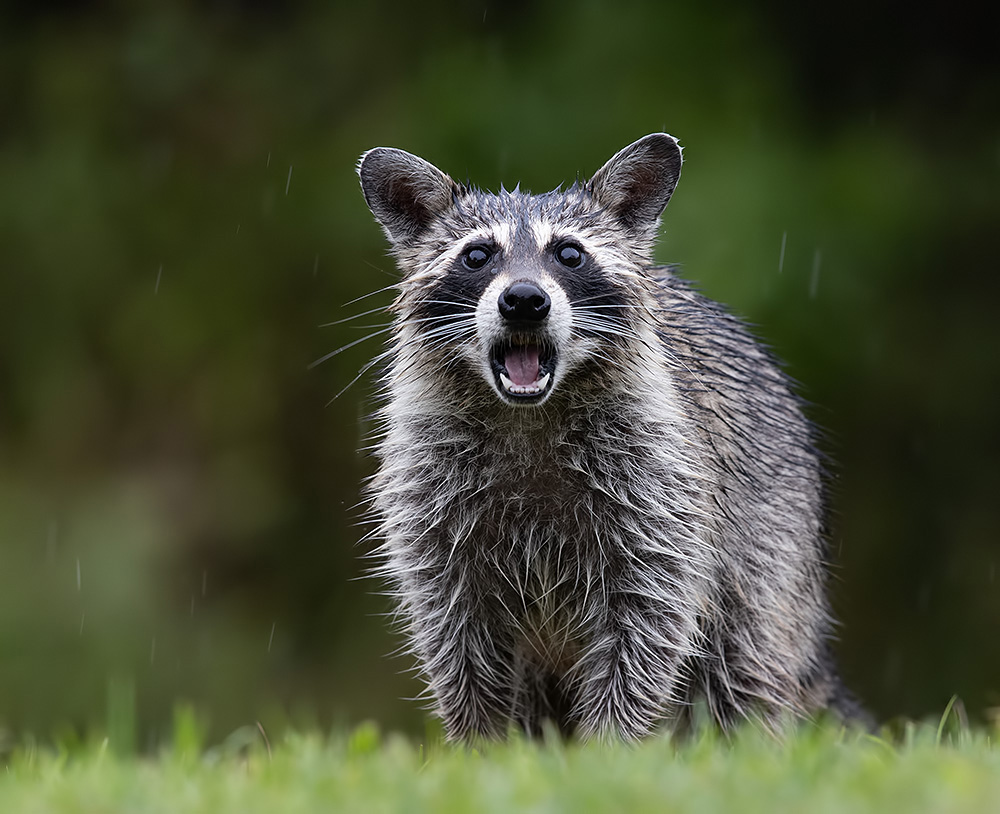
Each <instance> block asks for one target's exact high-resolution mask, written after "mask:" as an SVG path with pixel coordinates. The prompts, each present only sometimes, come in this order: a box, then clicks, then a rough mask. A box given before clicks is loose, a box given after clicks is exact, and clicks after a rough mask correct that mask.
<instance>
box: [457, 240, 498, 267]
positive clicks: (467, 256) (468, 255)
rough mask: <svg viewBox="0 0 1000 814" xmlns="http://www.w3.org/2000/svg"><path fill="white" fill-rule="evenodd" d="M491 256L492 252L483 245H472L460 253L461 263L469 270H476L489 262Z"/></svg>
mask: <svg viewBox="0 0 1000 814" xmlns="http://www.w3.org/2000/svg"><path fill="white" fill-rule="evenodd" d="M492 256H493V252H491V251H490V250H489V249H488V248H486V247H485V246H473V247H472V248H471V249H466V250H465V251H464V252H463V253H462V265H463V266H465V267H466V268H467V269H469V270H470V271H478V270H479V269H481V268H482V267H483V266H485V265H486V264H487V263H489V262H490V258H491V257H492Z"/></svg>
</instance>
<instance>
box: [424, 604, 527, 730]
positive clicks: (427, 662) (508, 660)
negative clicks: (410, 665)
mask: <svg viewBox="0 0 1000 814" xmlns="http://www.w3.org/2000/svg"><path fill="white" fill-rule="evenodd" d="M454 596H455V595H454V594H451V593H450V592H448V593H446V594H443V595H441V597H440V598H441V600H442V605H441V606H440V607H438V608H435V609H434V610H433V611H431V612H430V613H428V609H427V608H425V609H424V610H422V612H421V623H419V624H417V625H415V626H414V628H413V634H414V639H415V649H416V651H417V653H418V655H419V657H420V659H421V661H422V662H423V666H424V672H425V674H426V677H427V682H428V689H429V691H430V693H431V695H432V696H433V698H434V709H435V712H436V714H437V715H438V716H439V717H440V718H441V720H442V721H443V723H444V727H445V732H446V734H447V736H448V738H449V740H473V739H475V738H489V739H493V738H500V737H503V736H504V735H506V734H507V730H508V727H509V726H510V722H511V715H512V708H513V705H514V685H515V679H514V675H513V648H512V647H511V645H510V640H509V637H508V636H507V635H506V634H505V633H504V631H502V630H497V626H496V624H495V623H494V622H493V621H492V620H491V619H489V617H488V615H487V614H484V613H483V612H482V609H481V608H476V607H474V606H472V605H471V604H466V603H463V602H461V600H459V602H457V603H451V604H449V603H448V600H449V599H452V598H454Z"/></svg>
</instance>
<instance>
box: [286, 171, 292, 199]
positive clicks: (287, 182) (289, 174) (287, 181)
mask: <svg viewBox="0 0 1000 814" xmlns="http://www.w3.org/2000/svg"><path fill="white" fill-rule="evenodd" d="M291 185H292V165H291V164H289V165H288V179H287V180H286V181H285V195H288V188H289V187H290V186H291Z"/></svg>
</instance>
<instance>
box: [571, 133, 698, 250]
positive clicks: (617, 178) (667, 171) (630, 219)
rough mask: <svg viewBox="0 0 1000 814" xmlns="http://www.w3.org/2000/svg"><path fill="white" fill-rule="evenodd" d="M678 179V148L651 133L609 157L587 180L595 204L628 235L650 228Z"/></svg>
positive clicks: (672, 140) (669, 139) (670, 140)
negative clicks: (622, 227) (604, 209)
mask: <svg viewBox="0 0 1000 814" xmlns="http://www.w3.org/2000/svg"><path fill="white" fill-rule="evenodd" d="M680 177H681V147H680V145H679V144H678V143H677V139H675V138H674V137H673V136H668V135H667V134H666V133H653V134H652V135H649V136H645V137H644V138H641V139H639V140H638V141H636V142H634V143H633V144H630V145H629V146H628V147H626V148H625V149H623V150H620V151H618V152H617V153H615V155H613V156H612V157H611V159H610V160H609V161H608V163H607V164H605V165H604V166H603V167H601V168H600V169H599V170H598V171H597V172H596V173H594V177H593V178H591V179H590V190H591V194H593V196H594V198H595V200H597V202H598V203H600V204H601V205H602V206H604V207H605V208H607V209H608V210H609V211H610V212H611V213H612V214H614V215H615V217H617V218H618V220H619V221H620V222H621V224H622V225H623V226H624V227H625V228H626V229H629V230H630V231H636V230H638V231H641V232H645V231H647V230H648V229H649V228H650V227H652V226H654V225H655V223H656V219H657V218H658V217H659V216H660V213H661V212H663V209H664V207H666V205H667V201H669V200H670V196H671V195H672V194H673V191H674V187H676V186H677V181H678V179H679V178H680Z"/></svg>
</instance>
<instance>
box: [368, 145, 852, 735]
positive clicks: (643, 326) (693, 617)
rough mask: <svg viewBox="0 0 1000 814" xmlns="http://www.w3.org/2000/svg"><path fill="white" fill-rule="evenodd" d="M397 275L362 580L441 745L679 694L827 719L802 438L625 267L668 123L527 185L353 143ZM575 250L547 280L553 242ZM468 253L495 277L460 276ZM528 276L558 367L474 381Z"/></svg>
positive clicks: (826, 622)
mask: <svg viewBox="0 0 1000 814" xmlns="http://www.w3.org/2000/svg"><path fill="white" fill-rule="evenodd" d="M359 172H360V174H361V179H362V186H363V188H364V191H365V196H366V200H367V201H368V203H369V206H370V207H371V208H372V211H373V212H374V213H375V215H376V218H377V219H378V220H379V221H380V223H381V224H382V225H383V227H384V228H385V231H386V234H387V236H388V237H389V239H390V243H391V244H392V247H393V250H394V253H395V255H396V257H397V260H398V263H399V266H400V269H401V271H402V272H403V278H402V280H401V281H400V283H399V295H398V298H397V299H396V302H395V304H394V305H393V312H394V319H395V327H394V331H393V336H392V340H391V343H390V348H389V350H388V354H387V357H388V361H387V365H386V371H385V374H384V379H383V388H384V393H383V395H384V406H383V407H382V409H381V410H380V412H379V421H380V429H379V433H378V436H377V438H376V445H375V448H376V453H377V456H378V458H379V461H380V467H379V470H378V472H377V474H376V475H375V477H374V479H373V480H372V482H371V483H370V486H369V491H370V495H371V499H372V507H373V517H374V519H375V522H376V523H377V529H376V533H377V536H378V537H379V538H380V540H381V541H382V542H381V546H380V549H379V551H378V555H379V556H380V558H381V560H382V566H381V569H380V571H381V574H382V576H383V577H384V578H385V579H387V580H388V581H389V583H390V584H391V585H392V587H393V589H394V592H395V595H396V596H397V598H398V607H399V613H400V619H401V620H402V622H403V625H404V628H405V630H406V634H407V638H408V642H409V644H410V647H411V648H412V651H413V653H414V654H415V655H416V657H417V660H418V663H419V665H420V668H421V670H422V673H423V675H424V677H425V679H426V682H427V687H428V691H429V694H430V697H431V698H432V700H433V706H434V709H435V711H436V712H437V714H438V715H439V716H440V717H441V718H442V719H443V721H444V724H445V727H446V730H447V733H448V734H449V736H450V737H452V738H461V739H468V738H472V737H477V736H485V737H498V736H502V735H504V734H505V733H506V732H507V731H508V729H509V727H510V726H511V725H515V726H518V727H521V728H523V729H524V730H526V731H528V732H531V733H537V732H539V731H540V730H541V728H542V726H543V723H544V721H546V720H550V721H552V722H553V723H554V724H555V725H557V726H558V727H559V728H560V729H561V730H562V731H564V732H567V733H569V732H577V733H580V734H582V735H584V736H605V735H613V736H618V737H622V738H626V739H633V738H638V737H641V736H643V735H645V734H647V733H649V732H650V731H652V730H653V729H654V728H655V727H657V726H658V725H660V724H661V723H663V722H666V723H667V724H668V725H671V726H675V727H676V726H681V725H683V724H684V723H685V721H686V719H687V717H688V715H689V712H690V710H691V708H692V704H693V703H694V702H695V701H697V700H699V699H701V700H703V701H704V703H705V705H706V707H707V709H708V710H709V712H710V714H711V716H712V717H713V718H714V719H715V720H716V721H717V722H718V723H719V724H721V725H723V726H730V725H732V724H734V723H736V722H738V721H740V720H742V719H745V718H747V717H752V718H755V719H757V720H760V721H763V722H764V723H765V724H766V725H768V726H771V727H777V726H778V725H779V724H780V722H781V721H782V720H784V719H786V718H788V717H796V716H809V715H812V714H814V713H816V712H818V711H820V710H823V709H825V708H832V709H833V711H834V712H835V713H838V714H841V715H844V716H850V715H852V714H854V713H855V711H856V708H855V706H854V702H853V701H852V700H851V699H850V697H849V696H848V695H847V693H846V692H845V691H844V690H843V688H842V687H841V684H840V681H839V679H838V678H837V675H836V672H835V669H834V666H833V661H832V658H831V653H830V645H829V641H830V634H831V628H832V622H831V617H830V613H829V607H828V603H827V599H826V590H825V583H826V572H825V566H824V559H825V557H826V544H825V538H824V532H823V516H824V513H823V487H822V478H821V466H820V459H819V456H818V454H817V452H816V450H815V448H814V444H813V430H812V427H811V426H810V424H809V423H808V422H807V420H806V419H805V418H804V417H803V414H802V410H801V406H800V403H799V401H798V400H797V399H796V397H795V396H794V395H793V394H792V392H791V389H790V387H789V383H788V381H787V379H786V378H785V376H784V375H783V374H782V372H781V371H780V370H779V368H778V366H777V365H776V364H775V362H774V360H773V359H772V357H771V355H770V354H769V353H768V352H767V351H766V350H765V349H763V348H762V347H761V345H760V344H758V343H757V342H756V341H755V340H754V339H753V338H752V337H751V336H750V334H749V333H748V332H747V330H746V329H745V327H744V326H743V324H742V323H741V322H739V321H738V320H736V319H735V318H733V317H732V316H730V315H729V314H728V313H727V312H726V311H725V310H724V309H723V308H722V307H721V306H719V305H718V304H716V303H714V302H712V301H710V300H708V299H707V298H705V297H703V296H701V295H700V294H698V293H697V292H695V291H694V290H692V289H691V288H690V287H689V286H688V285H687V284H686V283H685V282H683V281H681V280H680V279H678V278H677V276H676V275H675V273H674V271H673V270H672V269H671V268H668V267H652V266H651V265H650V262H649V257H650V255H651V252H652V245H653V241H654V239H655V237H656V233H657V227H658V218H659V215H660V212H661V211H662V209H663V207H664V206H665V205H666V203H667V201H668V200H669V197H670V195H671V194H672V192H673V188H674V185H675V184H676V182H677V178H678V176H679V172H680V150H679V148H678V147H677V145H676V142H675V141H674V140H673V139H672V138H671V137H669V136H665V135H663V134H656V135H654V136H649V137H646V139H643V140H641V141H639V142H636V144H634V145H630V147H628V148H626V149H625V150H623V151H622V152H621V153H619V154H618V155H616V156H615V157H614V158H613V159H611V161H609V162H608V164H607V165H605V167H604V168H602V170H600V171H599V172H598V173H597V175H595V176H594V178H592V179H591V180H590V181H588V182H586V183H582V184H576V185H574V186H573V187H571V188H569V189H567V190H556V191H554V192H551V193H547V194H544V195H538V196H532V195H528V194H524V193H521V192H519V191H517V190H515V191H513V192H507V191H501V192H500V193H499V194H492V193H487V192H482V191H480V190H477V189H474V188H470V187H466V186H461V185H458V184H455V183H454V182H452V181H451V179H450V178H448V176H446V175H444V174H443V173H441V172H440V171H439V170H437V169H436V168H434V167H432V166H431V165H429V164H427V163H426V162H423V161H422V160H421V159H418V158H416V157H415V156H410V155H409V154H407V153H402V152H401V151H398V150H390V149H387V148H378V149H377V150H374V151H371V152H369V153H367V154H366V155H365V156H363V158H362V162H361V164H360V166H359ZM565 240H572V241H575V242H576V243H578V244H579V245H581V246H582V247H583V249H584V251H585V252H586V255H587V263H588V266H587V268H586V269H581V270H579V271H578V272H577V273H573V272H569V271H567V270H566V269H561V268H560V267H559V265H558V263H554V261H553V258H552V251H551V249H552V246H553V245H557V244H558V243H559V241H565ZM475 241H490V245H494V246H496V247H497V248H498V252H497V256H498V259H497V261H496V267H495V268H491V269H490V270H489V274H488V275H485V276H484V275H476V274H474V273H470V272H469V271H468V270H467V269H464V268H463V267H462V265H461V262H460V258H461V252H462V250H463V249H464V248H465V247H468V246H469V245H471V244H472V243H473V242H475ZM522 278H525V279H527V278H530V279H532V280H537V281H539V284H540V285H543V286H544V287H545V288H546V290H547V291H549V292H550V293H552V295H553V310H552V314H551V315H550V317H549V321H548V322H547V323H546V327H545V331H546V334H545V338H546V341H551V342H552V343H554V345H555V346H557V350H558V354H559V355H558V356H557V357H556V359H557V364H558V367H557V370H558V372H559V375H558V377H557V378H556V379H555V381H554V384H553V386H552V389H551V392H550V393H549V394H548V396H547V397H546V398H545V399H544V401H543V402H542V403H540V404H537V405H531V406H522V405H520V404H511V403H508V402H507V401H505V400H504V399H503V398H502V397H501V394H498V392H497V389H496V386H495V385H494V384H492V383H491V380H490V374H489V370H488V365H485V364H484V361H483V360H484V358H485V355H488V350H489V348H488V345H489V342H490V341H492V340H493V339H494V338H495V335H496V333H497V332H498V331H499V332H502V331H503V330H504V326H503V325H502V324H499V322H498V319H499V318H497V317H496V315H495V310H496V309H495V305H494V304H495V302H496V292H497V290H499V289H501V288H502V287H503V286H504V285H506V284H507V283H508V282H509V281H510V280H513V279H522Z"/></svg>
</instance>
